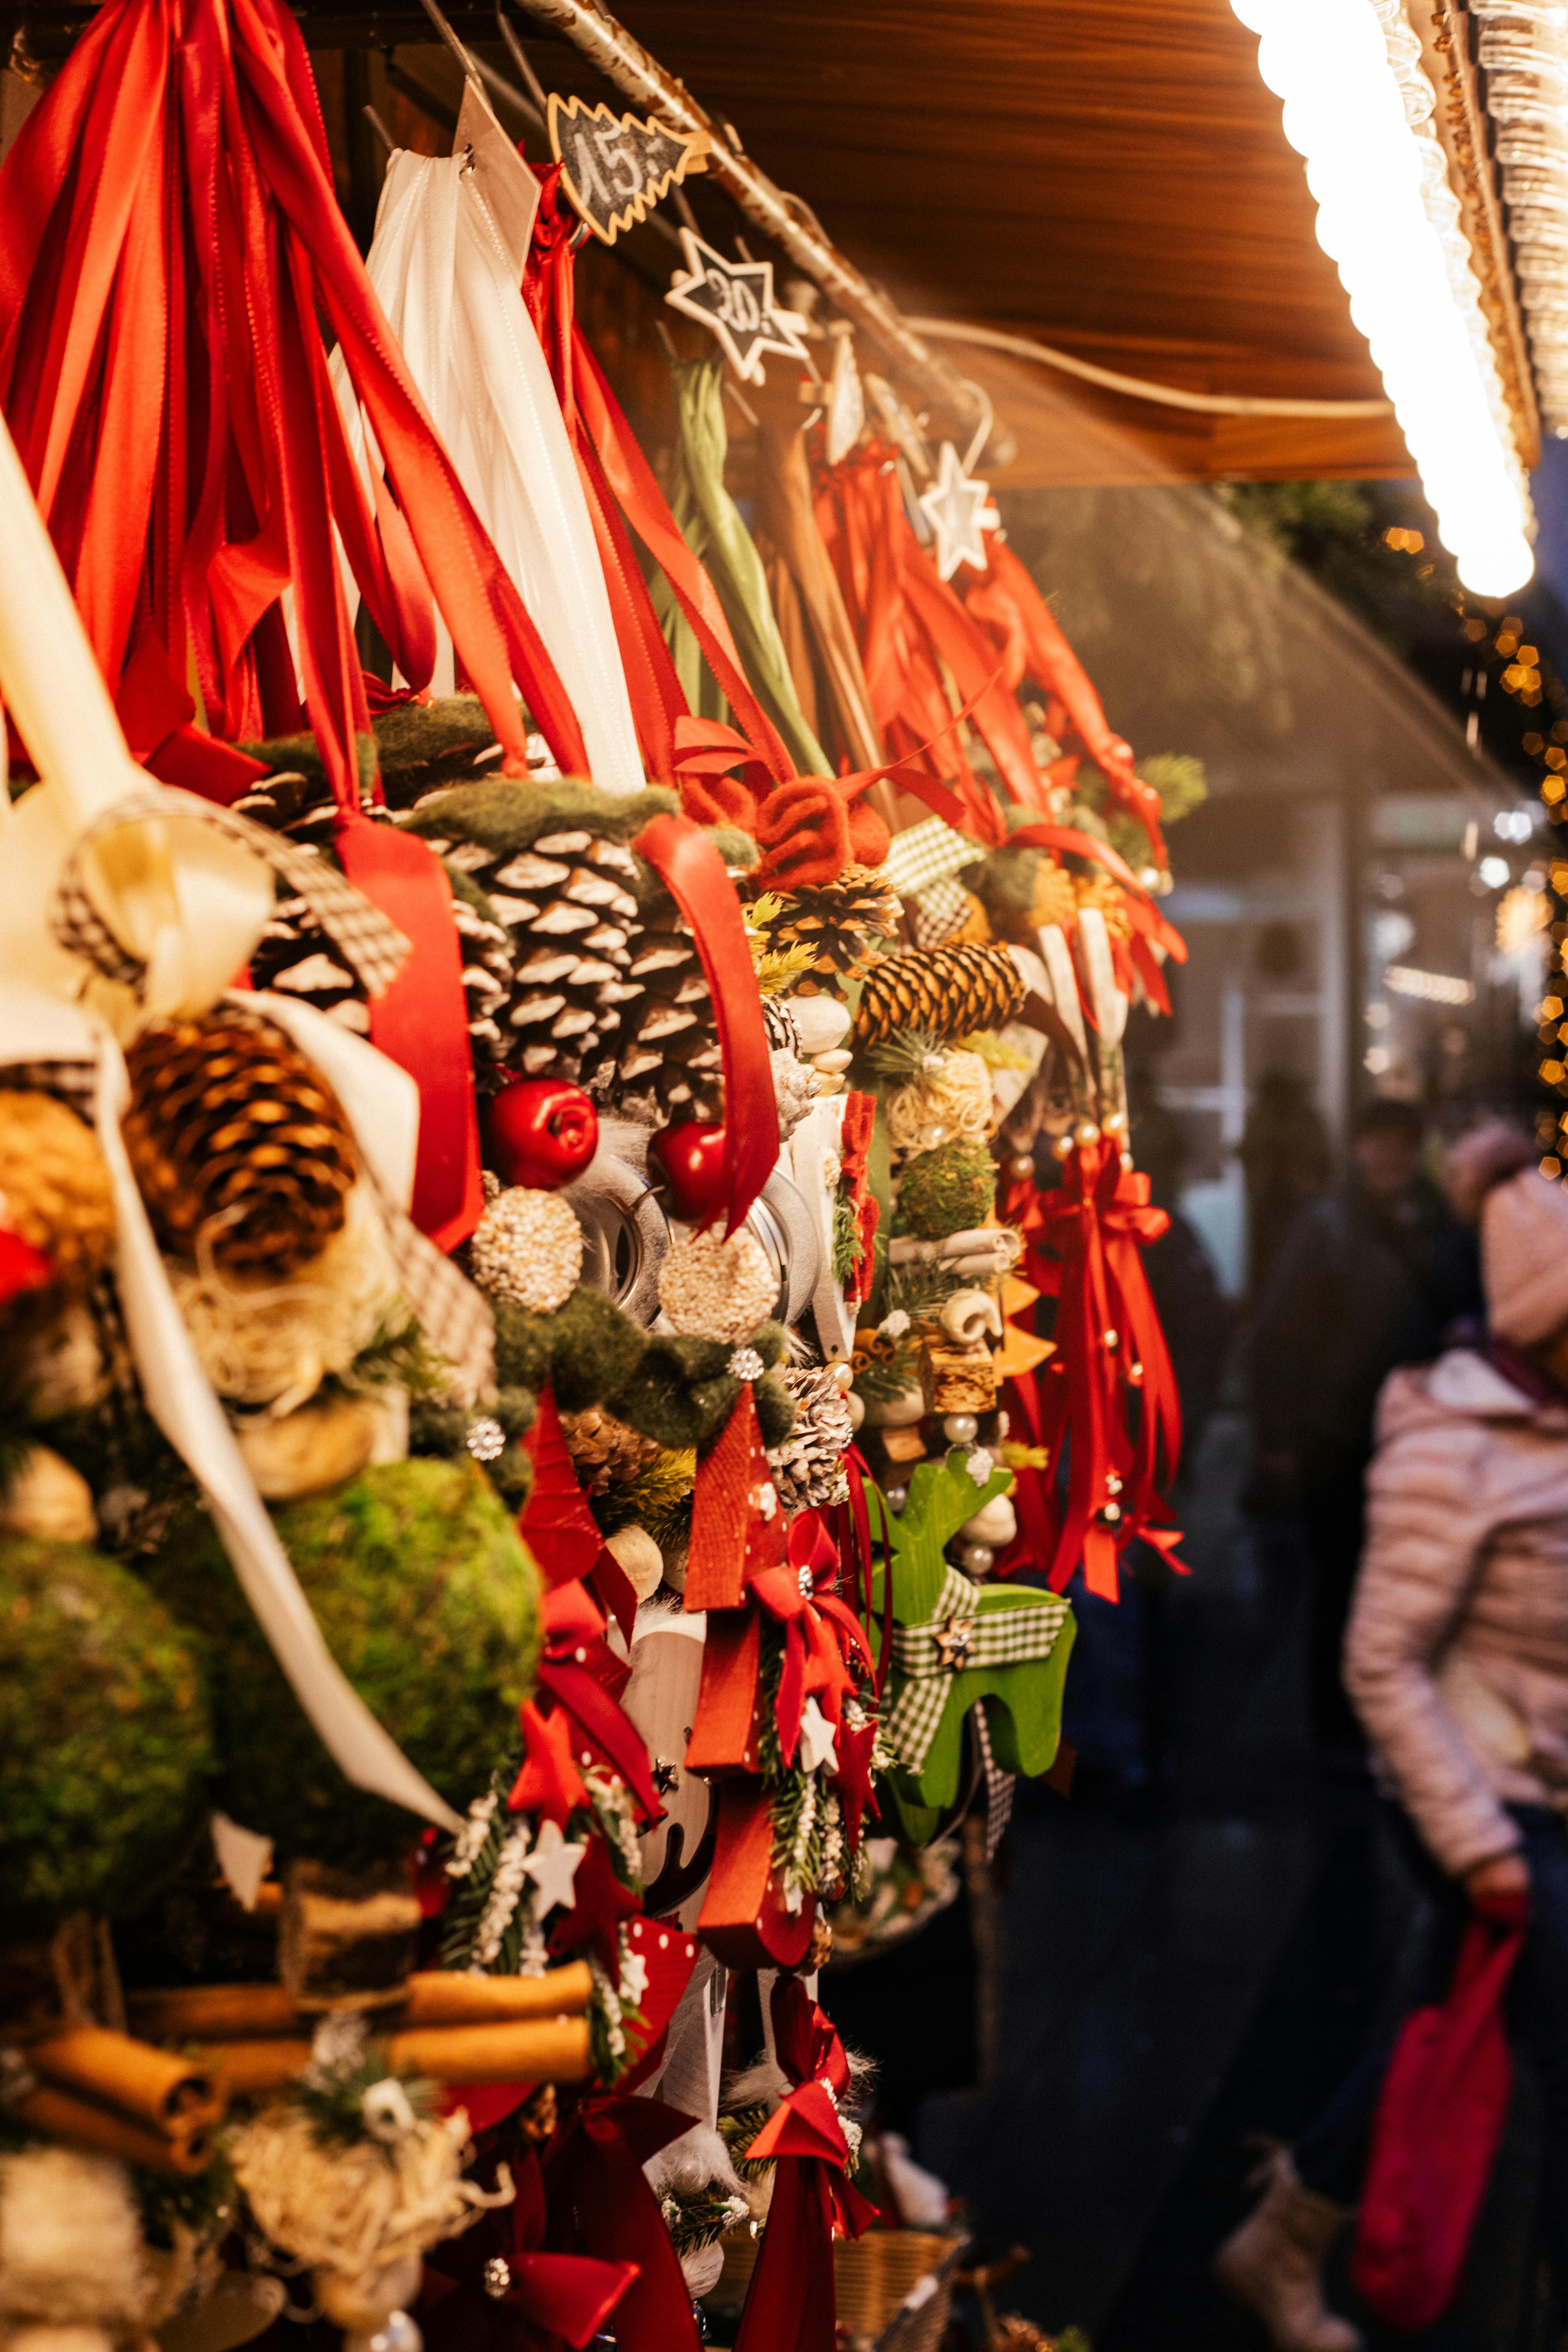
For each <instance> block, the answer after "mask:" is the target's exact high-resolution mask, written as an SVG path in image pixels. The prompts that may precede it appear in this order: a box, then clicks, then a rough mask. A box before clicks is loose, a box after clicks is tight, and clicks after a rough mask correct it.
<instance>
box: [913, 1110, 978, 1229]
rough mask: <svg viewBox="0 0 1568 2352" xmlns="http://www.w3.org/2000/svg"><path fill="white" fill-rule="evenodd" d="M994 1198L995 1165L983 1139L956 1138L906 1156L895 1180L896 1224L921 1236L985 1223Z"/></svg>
mask: <svg viewBox="0 0 1568 2352" xmlns="http://www.w3.org/2000/svg"><path fill="white" fill-rule="evenodd" d="M995 1201H996V1168H995V1163H994V1160H992V1157H991V1154H990V1153H989V1151H987V1150H986V1149H985V1146H984V1144H983V1143H974V1142H971V1141H968V1140H966V1139H964V1138H963V1137H959V1136H955V1137H954V1139H953V1140H952V1142H951V1143H942V1144H939V1145H938V1146H937V1148H936V1150H934V1151H922V1152H921V1154H920V1156H919V1158H918V1159H915V1160H909V1161H908V1162H907V1163H906V1165H905V1168H904V1172H903V1174H902V1176H901V1177H900V1181H899V1222H900V1224H901V1225H902V1226H903V1227H904V1229H905V1230H906V1231H907V1232H909V1233H911V1234H920V1235H921V1238H922V1240H925V1241H940V1240H941V1239H942V1235H943V1234H966V1233H968V1232H969V1231H970V1230H971V1228H972V1227H973V1226H975V1225H983V1224H984V1223H985V1220H986V1218H987V1217H988V1216H989V1215H990V1214H991V1212H992V1209H993V1208H994V1205H995Z"/></svg>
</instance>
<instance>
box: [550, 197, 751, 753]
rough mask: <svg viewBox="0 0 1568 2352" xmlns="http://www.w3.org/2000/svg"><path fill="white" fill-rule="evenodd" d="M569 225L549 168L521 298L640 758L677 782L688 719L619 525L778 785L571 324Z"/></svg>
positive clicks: (720, 632) (703, 581)
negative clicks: (550, 389) (599, 579)
mask: <svg viewBox="0 0 1568 2352" xmlns="http://www.w3.org/2000/svg"><path fill="white" fill-rule="evenodd" d="M576 226H577V216H576V215H575V213H574V212H573V211H572V210H571V209H570V208H569V207H568V206H567V205H563V203H562V201H561V166H560V165H559V164H558V163H557V164H555V165H554V166H553V167H552V169H551V170H550V171H548V172H547V173H545V174H544V175H543V178H542V183H541V187H540V198H539V211H538V215H537V216H536V218H535V220H534V225H533V242H532V245H531V247H530V250H529V257H528V267H527V269H526V271H525V273H524V276H523V281H522V295H523V299H524V301H525V302H526V303H527V304H528V308H529V312H530V315H531V318H532V320H533V323H534V328H535V331H537V333H538V336H539V340H540V342H541V344H542V348H543V351H544V355H545V358H546V359H547V361H548V362H549V363H550V372H551V374H552V378H553V379H554V383H555V390H556V393H557V394H558V396H559V398H560V402H561V410H562V414H563V416H564V417H565V420H566V430H567V432H568V434H569V435H570V436H571V438H572V445H573V448H574V451H575V454H576V458H577V467H578V472H579V474H580V475H581V477H582V481H583V488H584V493H585V495H586V498H587V501H588V511H589V514H590V516H591V517H592V519H593V523H594V533H595V539H596V540H597V541H598V547H599V554H600V557H601V559H602V561H603V563H604V568H605V581H606V583H607V585H608V588H609V592H610V611H611V616H612V618H613V620H614V623H615V629H616V642H617V643H618V645H619V646H620V649H621V661H622V665H623V667H624V668H625V670H626V686H627V688H628V690H629V692H630V695H631V703H632V716H633V719H634V720H635V721H636V725H637V741H638V744H639V745H640V747H641V750H642V755H643V758H644V760H645V761H646V762H647V767H648V771H649V773H650V774H652V775H654V776H658V777H662V778H667V779H668V780H669V781H670V782H674V780H675V778H676V776H677V773H678V769H679V763H678V760H677V751H678V730H679V723H680V721H681V720H682V719H685V718H687V717H688V716H689V713H688V711H687V706H686V698H685V695H684V694H683V693H682V691H681V687H680V681H679V677H677V676H676V670H675V664H674V662H673V661H672V659H671V658H670V654H669V648H668V646H667V645H666V644H665V641H664V635H663V632H662V631H661V629H660V628H659V625H658V616H657V614H655V612H654V609H653V604H652V600H651V599H650V597H649V595H648V593H647V583H646V582H645V581H644V579H643V575H642V568H641V566H640V565H639V564H638V562H637V557H636V555H635V554H634V552H633V551H632V545H631V541H630V540H629V538H628V537H627V534H626V525H627V524H629V525H630V527H631V529H632V530H634V531H635V532H636V533H637V538H638V539H640V540H641V541H642V543H643V545H644V546H645V547H646V548H647V551H648V553H649V554H650V555H651V556H652V557H653V559H654V561H655V562H657V563H658V566H659V568H660V570H661V571H662V572H663V573H664V576H665V578H666V579H667V580H668V583H669V585H670V588H671V590H672V591H673V593H674V595H675V599H676V602H677V603H678V604H679V606H680V609H681V611H682V612H683V613H684V614H685V615H686V618H687V620H688V622H689V624H690V626H691V630H692V634H693V635H694V636H695V637H696V639H697V642H698V644H699V645H700V647H701V649H702V656H703V658H704V660H705V661H706V662H707V664H708V667H709V668H710V670H711V671H712V673H713V675H714V677H715V678H716V679H717V680H718V682H719V687H720V690H721V693H722V694H723V696H724V698H725V700H726V701H727V702H728V703H729V705H730V708H731V710H732V711H733V713H734V715H735V719H736V723H737V724H738V725H739V727H740V728H741V729H742V732H743V734H744V736H745V740H746V743H747V746H748V748H749V750H750V751H751V752H752V756H753V757H754V758H755V759H757V760H758V761H760V762H761V764H762V766H763V768H764V769H765V771H766V772H767V773H768V774H769V775H771V776H773V778H774V779H775V780H776V781H777V782H781V783H782V782H784V780H785V779H786V778H787V777H790V776H792V775H793V774H794V772H795V763H794V761H792V760H791V759H790V756H789V753H788V752H787V751H785V749H784V744H783V743H782V741H781V740H780V739H779V736H778V733H777V730H775V728H774V727H773V721H772V720H771V719H769V717H768V715H767V713H766V711H764V710H763V707H762V704H761V703H760V702H759V701H758V700H757V698H756V696H755V695H754V694H753V693H752V688H751V685H750V683H749V681H748V679H747V677H746V673H745V670H744V668H743V667H742V662H741V657H740V655H739V654H738V653H737V651H736V649H735V640H734V638H733V636H732V635H731V631H730V624H729V622H728V621H727V620H726V619H725V617H724V609H723V606H722V605H721V604H720V602H719V595H718V591H717V590H716V589H715V588H714V586H713V583H712V582H711V581H710V579H709V577H708V574H707V573H706V572H704V571H703V569H702V566H701V564H700V562H698V560H697V558H696V557H695V556H694V555H693V554H692V552H691V550H690V549H689V547H688V546H687V544H686V541H685V540H684V539H683V538H682V537H681V535H680V530H679V525H678V524H677V522H676V520H675V517H674V516H673V515H672V514H671V513H670V511H669V505H668V500H667V499H666V498H665V495H664V492H663V491H662V490H661V489H660V488H659V486H658V480H657V478H656V477H655V475H654V471H653V468H652V467H651V466H649V464H648V462H647V458H646V457H644V456H643V453H642V450H641V448H640V447H639V446H638V444H637V436H636V435H635V434H634V433H633V432H632V429H631V427H630V425H628V424H627V423H626V418H625V416H624V415H622V414H621V411H620V408H619V406H618V404H617V403H616V396H615V394H614V393H613V392H612V391H611V390H610V387H609V384H608V383H607V382H606V380H605V374H604V371H603V370H602V369H601V367H600V366H599V362H598V361H597V360H596V359H595V356H594V353H593V351H592V349H591V348H590V346H589V343H588V340H587V338H586V336H585V335H584V332H583V330H582V328H581V327H580V326H579V325H578V323H577V318H576V308H575V290H574V278H575V263H574V255H573V247H572V238H573V233H574V230H575V228H576Z"/></svg>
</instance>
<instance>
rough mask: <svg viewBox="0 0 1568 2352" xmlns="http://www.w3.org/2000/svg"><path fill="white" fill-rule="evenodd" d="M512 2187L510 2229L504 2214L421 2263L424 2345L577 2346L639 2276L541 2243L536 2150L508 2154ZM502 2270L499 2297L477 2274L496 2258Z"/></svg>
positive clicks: (553, 2349)
mask: <svg viewBox="0 0 1568 2352" xmlns="http://www.w3.org/2000/svg"><path fill="white" fill-rule="evenodd" d="M510 2162H511V2166H512V2171H513V2179H514V2184H515V2187H516V2190H517V2195H516V2198H515V2200H513V2203H512V2205H511V2208H510V2215H509V2216H508V2217H507V2218H509V2219H510V2223H511V2228H510V2233H508V2234H505V2235H503V2226H504V2224H503V2221H502V2217H501V2216H500V2215H497V2216H496V2217H494V2218H493V2219H487V2220H486V2221H483V2222H481V2224H480V2226H479V2229H477V2230H475V2231H470V2232H468V2233H467V2234H466V2235H465V2236H464V2237H462V2238H460V2239H455V2240H448V2241H447V2243H446V2244H444V2245H442V2246H441V2247H439V2248H438V2249H437V2251H436V2252H435V2253H433V2254H432V2256H431V2257H430V2259H429V2260H428V2261H427V2262H426V2266H425V2285H424V2291H423V2294H422V2295H421V2299H420V2312H419V2319H420V2325H421V2327H422V2329H423V2331H424V2335H425V2340H426V2345H427V2346H428V2347H429V2352H558V2347H560V2346H561V2345H563V2344H566V2345H570V2346H571V2347H573V2352H583V2347H584V2346H585V2345H587V2344H588V2343H589V2341H590V2340H591V2338H592V2337H593V2336H594V2335H595V2331H596V2330H597V2329H599V2328H602V2327H603V2326H605V2323H606V2322H607V2320H608V2318H609V2315H610V2314H611V2312H612V2311H614V2309H615V2307H616V2304H617V2303H619V2301H620V2299H621V2297H622V2296H623V2295H624V2294H625V2293H626V2289H627V2288H628V2287H629V2286H630V2285H631V2284H633V2283H634V2281H635V2280H636V2279H637V2274H638V2272H637V2263H626V2262H605V2261H602V2260H600V2258H599V2257H598V2256H596V2255H594V2254H578V2253H549V2252H544V2251H543V2242H544V2237H545V2231H546V2224H547V2220H548V2209H547V2207H546V2203H545V2196H544V2182H543V2178H542V2174H541V2171H540V2168H539V2158H538V2157H537V2155H536V2154H535V2153H534V2151H533V2149H532V2148H531V2147H530V2148H524V2149H523V2150H521V2153H520V2155H519V2156H518V2157H515V2158H511V2159H510ZM498 2257H499V2259H500V2261H501V2262H503V2263H505V2265H506V2268H507V2271H508V2272H509V2273H510V2285H509V2286H508V2287H506V2289H505V2290H504V2291H503V2293H502V2294H500V2297H499V2298H498V2297H496V2296H494V2295H492V2294H490V2292H489V2289H488V2287H487V2286H486V2284H485V2273H486V2272H487V2270H488V2269H489V2264H490V2263H493V2262H495V2261H496V2260H497V2259H498Z"/></svg>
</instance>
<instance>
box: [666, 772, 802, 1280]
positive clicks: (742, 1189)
mask: <svg viewBox="0 0 1568 2352" xmlns="http://www.w3.org/2000/svg"><path fill="white" fill-rule="evenodd" d="M632 846H633V847H634V848H635V849H636V850H637V853H638V854H639V856H643V857H646V858H647V862H648V864H649V865H650V866H652V867H653V869H654V871H655V873H656V874H657V875H658V877H659V879H660V881H661V882H662V883H663V884H664V886H665V887H666V889H667V890H668V892H669V895H670V897H671V898H673V899H674V900H675V903H676V905H677V906H678V907H679V909H680V911H681V913H682V914H683V915H684V916H685V918H686V920H687V922H688V923H689V926H690V929H691V936H692V938H693V939H694V940H696V942H697V952H698V954H699V955H700V957H701V959H702V970H703V973H704V975H705V977H706V979H707V982H708V987H709V992H710V995H711V997H712V1000H713V1017H714V1022H715V1024H716V1026H717V1028H718V1032H719V1045H720V1050H721V1053H722V1055H723V1057H724V1163H723V1205H724V1209H725V1211H726V1214H727V1223H726V1224H725V1228H724V1231H725V1234H726V1236H728V1235H729V1234H732V1233H733V1232H734V1231H735V1230H736V1228H737V1226H739V1225H742V1224H743V1223H745V1220H746V1213H747V1211H748V1210H749V1209H750V1208H751V1205H752V1202H753V1201H754V1200H755V1199H756V1197H757V1195H758V1193H759V1192H761V1191H762V1189H763V1185H764V1184H765V1183H766V1182H767V1181H768V1178H769V1177H770V1176H771V1175H772V1174H773V1168H774V1164H775V1163H776V1161H777V1160H778V1156H779V1114H778V1101H777V1097H775V1095H774V1092H773V1059H772V1056H771V1055H770V1053H769V1050H768V1034H767V1030H766V1028H765V1027H764V1026H763V1005H762V999H761V997H760V996H759V995H758V994H757V983H756V976H755V971H754V968H753V966H752V950H751V948H750V946H749V944H748V942H747V938H746V926H745V924H744V922H743V921H742V917H741V902H740V900H739V898H737V897H736V895H735V888H734V885H733V884H732V883H731V880H730V877H729V875H728V874H727V873H726V872H725V870H724V861H723V859H722V858H721V856H720V855H719V852H718V850H717V849H716V848H715V847H714V845H713V843H712V841H711V840H710V837H709V836H708V835H707V834H705V833H704V832H703V830H702V828H701V826H700V825H697V824H692V822H691V820H690V818H689V817H684V816H656V817H655V818H654V820H653V823H652V824H647V825H645V826H644V827H643V830H642V831H641V833H639V834H638V835H637V840H636V841H635V842H634V843H633V845H632Z"/></svg>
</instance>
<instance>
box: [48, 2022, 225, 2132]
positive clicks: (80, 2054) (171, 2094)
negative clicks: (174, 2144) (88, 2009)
mask: <svg viewBox="0 0 1568 2352" xmlns="http://www.w3.org/2000/svg"><path fill="white" fill-rule="evenodd" d="M27 2063H28V2064H29V2065H30V2066H31V2067H32V2069H33V2072H34V2073H35V2074H41V2075H43V2076H44V2078H45V2080H46V2081H47V2082H50V2083H56V2084H61V2085H62V2086H63V2087H64V2088H65V2089H67V2090H68V2091H75V2092H85V2094H86V2095H87V2096H88V2097H89V2099H94V2100H97V2101H99V2102H100V2104H101V2105H104V2106H108V2107H114V2108H117V2109H118V2110H119V2112H120V2113H121V2115H124V2116H133V2117H135V2118H137V2119H138V2120H139V2121H141V2122H142V2123H148V2124H152V2125H153V2126H154V2127H155V2128H156V2129H157V2130H159V2131H160V2132H167V2131H170V2130H174V2129H176V2128H178V2127H179V2126H180V2124H181V2120H182V2118H184V2117H187V2116H189V2117H191V2118H192V2119H193V2120H194V2119H197V2118H199V2119H200V2120H201V2121H203V2122H206V2123H212V2122H216V2118H217V2116H218V2114H219V2112H220V2108H219V2105H218V2102H217V2100H216V2097H215V2095H214V2092H213V2085H212V2083H211V2081H210V2080H209V2078H208V2077H207V2076H206V2075H205V2074H203V2073H202V2071H201V2069H200V2068H199V2067H196V2066H193V2065H191V2064H190V2063H189V2062H188V2060H186V2059H184V2058H176V2057H174V2055H173V2053H171V2052H169V2051H167V2050H154V2049H153V2045H152V2043H151V2042H137V2041H135V2040H133V2039H132V2036H131V2035H130V2034H129V2033H113V2032H110V2030H109V2029H108V2027H107V2026H102V2025H74V2026H71V2027H70V2028H69V2029H68V2031H67V2032H64V2033H52V2034H50V2035H49V2036H48V2037H47V2040H45V2041H42V2042H34V2043H33V2044H32V2045H31V2046H30V2047H29V2049H28V2052H27ZM188 2127H189V2126H187V2128H188Z"/></svg>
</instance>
